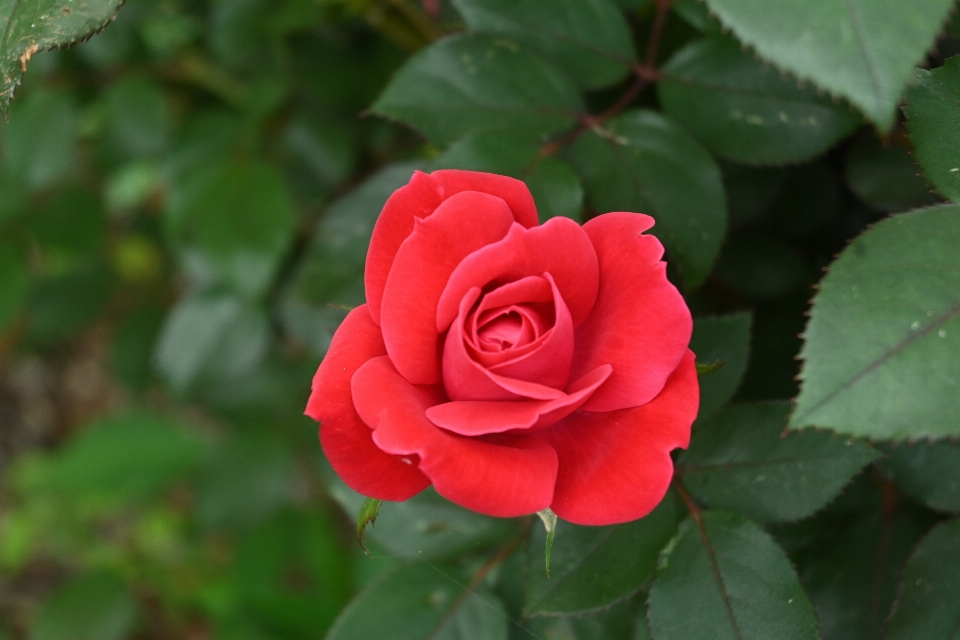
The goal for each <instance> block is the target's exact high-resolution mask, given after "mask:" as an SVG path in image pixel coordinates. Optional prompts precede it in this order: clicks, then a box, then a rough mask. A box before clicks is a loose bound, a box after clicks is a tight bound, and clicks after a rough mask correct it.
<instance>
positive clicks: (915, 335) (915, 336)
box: [792, 302, 960, 426]
mask: <svg viewBox="0 0 960 640" xmlns="http://www.w3.org/2000/svg"><path fill="white" fill-rule="evenodd" d="M957 314H960V302H958V303H957V304H955V305H954V306H953V307H951V308H950V309H948V310H947V311H945V312H944V313H942V314H940V315H939V316H936V317H935V318H934V320H933V321H932V322H930V323H929V324H928V325H927V326H926V327H924V328H923V329H921V330H919V331H916V332H912V333H910V334H909V335H907V337H906V338H904V339H903V340H901V341H900V342H898V343H897V344H895V345H893V346H892V347H890V348H889V349H887V350H886V351H885V352H884V353H883V354H882V355H881V356H880V357H878V358H877V359H875V360H874V361H873V362H870V363H869V364H867V366H866V367H864V368H863V369H861V370H860V372H859V373H857V374H856V375H854V376H853V377H852V378H850V379H849V380H847V382H845V383H844V384H842V385H840V386H839V387H837V388H836V389H834V390H833V391H832V392H831V393H829V394H828V395H826V396H825V397H823V398H821V399H820V400H818V401H817V402H816V403H815V404H814V405H813V406H812V407H810V408H809V409H807V410H806V411H805V412H804V413H803V415H806V416H810V415H813V414H815V413H816V412H817V411H819V410H820V409H822V408H823V407H824V406H826V405H828V404H830V403H831V402H833V401H834V400H835V399H836V397H837V396H838V395H840V394H841V393H843V392H844V391H847V390H849V389H850V388H851V387H853V386H854V385H856V384H857V383H858V382H860V381H861V380H863V379H864V378H865V377H867V376H868V375H870V374H871V373H873V372H874V371H876V370H877V369H878V368H880V367H881V366H882V365H883V364H884V363H885V362H886V361H887V360H889V359H890V358H892V357H894V356H895V355H897V354H898V353H900V352H901V351H903V350H904V349H906V348H907V347H908V346H910V345H911V344H913V343H914V342H916V341H917V340H919V339H920V338H923V337H925V336H927V335H929V334H930V333H931V332H932V331H933V330H934V329H936V328H937V327H939V326H941V325H943V324H944V323H945V322H947V321H948V320H950V319H951V318H952V317H954V316H956V315H957ZM808 419H809V418H808ZM792 422H793V423H794V424H796V425H798V426H803V424H804V423H803V420H801V419H800V418H796V417H795V419H794V420H792Z"/></svg>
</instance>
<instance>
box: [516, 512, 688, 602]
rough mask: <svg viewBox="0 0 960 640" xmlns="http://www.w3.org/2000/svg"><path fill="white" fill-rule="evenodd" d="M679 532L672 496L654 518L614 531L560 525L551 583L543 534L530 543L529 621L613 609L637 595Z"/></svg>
mask: <svg viewBox="0 0 960 640" xmlns="http://www.w3.org/2000/svg"><path fill="white" fill-rule="evenodd" d="M676 530H677V514H676V502H675V500H674V498H673V496H672V495H668V496H667V498H666V499H665V500H664V501H663V502H661V503H660V505H659V506H658V507H657V508H656V509H654V510H653V512H651V513H650V515H648V516H646V517H645V518H641V519H640V520H636V521H634V522H628V523H626V524H621V525H615V526H612V527H582V526H577V525H573V524H570V523H568V522H564V521H562V520H561V521H559V522H558V523H557V531H556V541H555V543H554V548H553V568H552V570H551V572H550V578H549V579H548V578H547V576H546V575H545V574H544V572H543V571H540V570H539V566H540V562H539V560H537V559H538V558H540V557H542V556H541V553H542V552H543V546H544V537H545V536H546V533H545V532H543V531H539V529H538V530H537V531H535V532H534V534H533V535H532V536H531V539H530V545H529V548H528V552H529V567H530V569H529V570H528V571H527V599H526V603H525V604H524V610H523V613H524V615H525V616H527V617H530V616H543V615H569V614H574V613H584V612H587V611H594V610H598V609H602V608H604V607H608V606H610V605H611V604H613V603H615V602H619V601H620V600H623V599H625V598H628V597H630V596H631V595H633V594H634V593H636V592H637V591H638V590H639V589H640V587H641V586H643V584H644V583H646V582H647V581H648V580H649V579H650V577H651V576H652V575H653V569H654V566H655V564H656V560H657V555H658V554H659V553H660V550H661V549H662V548H663V547H664V545H666V544H667V542H668V541H669V540H670V538H671V537H672V536H673V534H674V533H675V532H676Z"/></svg>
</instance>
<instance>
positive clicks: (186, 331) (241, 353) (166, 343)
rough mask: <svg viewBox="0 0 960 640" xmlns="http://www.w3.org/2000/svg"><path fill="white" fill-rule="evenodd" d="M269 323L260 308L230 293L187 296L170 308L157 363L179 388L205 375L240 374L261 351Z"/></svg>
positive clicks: (251, 366) (257, 360) (253, 363)
mask: <svg viewBox="0 0 960 640" xmlns="http://www.w3.org/2000/svg"><path fill="white" fill-rule="evenodd" d="M269 341H270V327H269V325H268V323H267V318H266V316H265V315H264V313H263V311H262V310H260V309H258V308H255V307H251V306H248V305H246V304H244V302H243V301H242V300H240V299H239V298H236V297H234V296H229V295H219V294H202V295H193V296H188V297H186V298H184V299H182V300H181V301H180V302H179V303H177V306H176V307H174V308H173V310H172V311H171V312H170V315H169V316H167V320H166V322H165V324H164V326H163V330H162V331H161V333H160V338H159V339H158V341H157V346H156V351H155V356H154V357H155V363H156V366H157V368H158V369H159V370H160V372H161V373H163V375H164V376H165V377H166V379H167V380H168V381H169V382H170V384H171V385H172V386H173V387H174V388H175V389H177V390H179V391H184V390H186V389H188V388H189V387H191V386H192V385H194V384H195V383H196V382H197V381H198V380H200V379H202V378H204V377H225V378H231V377H240V376H242V375H244V374H247V373H249V372H251V371H252V370H253V369H255V368H256V367H257V366H258V365H259V364H260V362H262V360H263V358H264V356H265V355H266V351H267V348H268V346H269Z"/></svg>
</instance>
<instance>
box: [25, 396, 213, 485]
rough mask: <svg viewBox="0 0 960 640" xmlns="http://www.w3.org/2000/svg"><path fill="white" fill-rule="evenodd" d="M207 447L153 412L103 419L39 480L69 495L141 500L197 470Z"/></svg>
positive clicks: (192, 434) (76, 440) (48, 468)
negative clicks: (135, 498)
mask: <svg viewBox="0 0 960 640" xmlns="http://www.w3.org/2000/svg"><path fill="white" fill-rule="evenodd" d="M206 451H207V448H206V446H205V444H204V442H203V441H202V440H200V439H199V438H198V437H197V436H196V434H194V433H191V432H190V431H187V430H185V429H184V428H183V427H182V426H181V425H180V424H178V423H176V422H173V421H171V420H169V419H167V418H163V417H160V416H156V415H152V414H128V415H120V416H115V417H111V418H104V419H102V420H100V421H99V422H97V423H96V424H94V425H92V426H91V427H90V428H89V429H88V430H86V431H84V432H83V433H82V434H81V435H80V436H79V437H78V438H77V439H75V440H73V441H71V442H70V443H69V444H67V445H66V447H65V448H64V449H63V450H62V451H60V452H59V453H58V454H57V455H56V456H55V457H54V458H53V459H52V460H51V461H50V462H49V465H48V466H47V467H46V469H45V470H44V472H43V474H42V476H41V477H40V478H38V481H39V482H40V484H41V486H42V487H45V488H48V489H51V490H54V491H57V492H62V493H68V494H91V495H110V496H113V495H117V496H139V495H144V494H148V493H152V492H156V491H159V490H161V489H164V488H166V487H169V486H170V485H171V484H172V483H173V482H175V481H177V480H178V479H181V478H183V477H184V476H185V474H187V473H188V472H190V471H191V470H194V469H196V467H197V465H198V464H199V463H200V462H201V460H202V459H203V457H204V455H205V453H206Z"/></svg>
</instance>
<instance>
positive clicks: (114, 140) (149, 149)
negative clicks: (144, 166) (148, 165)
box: [104, 78, 171, 157]
mask: <svg viewBox="0 0 960 640" xmlns="http://www.w3.org/2000/svg"><path fill="white" fill-rule="evenodd" d="M104 99H105V101H106V109H107V119H106V122H107V127H108V132H107V139H108V140H109V141H110V143H111V144H112V146H113V148H114V149H115V150H116V151H117V152H118V153H120V154H122V155H123V156H124V157H137V156H145V155H152V154H157V153H159V152H161V151H163V150H164V148H165V147H166V146H167V143H168V141H169V139H170V129H171V119H170V109H169V107H168V105H167V98H166V96H165V95H164V93H163V91H162V90H161V89H160V87H159V86H157V85H156V84H154V83H152V82H148V81H147V80H143V79H139V78H125V79H123V80H121V81H120V82H117V83H114V84H111V85H110V86H109V88H108V89H107V91H106V94H105V96H104Z"/></svg>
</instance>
